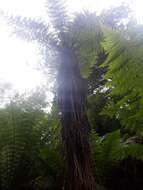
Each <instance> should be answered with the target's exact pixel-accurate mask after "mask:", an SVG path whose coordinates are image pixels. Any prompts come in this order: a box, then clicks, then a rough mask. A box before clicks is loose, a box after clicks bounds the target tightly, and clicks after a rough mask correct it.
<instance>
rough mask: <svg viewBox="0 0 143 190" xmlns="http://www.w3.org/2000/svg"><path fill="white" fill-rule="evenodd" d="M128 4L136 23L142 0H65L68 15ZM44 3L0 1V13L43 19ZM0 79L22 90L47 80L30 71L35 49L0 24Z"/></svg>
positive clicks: (36, 59) (141, 15) (36, 60)
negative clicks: (69, 13) (123, 3)
mask: <svg viewBox="0 0 143 190" xmlns="http://www.w3.org/2000/svg"><path fill="white" fill-rule="evenodd" d="M122 2H125V3H129V5H130V7H131V8H133V10H134V12H135V15H136V17H137V19H138V20H139V22H141V21H142V18H143V12H142V7H143V1H141V0H128V1H127V0H125V1H119V0H100V1H99V0H88V1H86V0H82V1H81V0H68V1H67V6H68V10H69V12H79V11H81V10H83V9H85V10H86V9H88V10H90V11H96V12H101V11H102V10H103V9H106V8H109V7H110V6H115V5H116V6H117V5H120V4H121V3H122ZM44 4H45V1H44V0H0V10H2V11H4V12H6V13H8V14H9V15H11V14H12V15H21V16H25V17H32V18H40V17H41V18H42V19H43V20H46V19H47V18H48V17H47V15H46V9H45V7H44ZM0 52H1V54H0V80H1V81H2V80H3V81H6V82H10V83H11V84H12V85H13V88H15V89H17V90H19V91H23V90H25V89H30V88H34V87H36V86H37V85H40V84H42V83H44V82H45V81H46V79H45V78H44V76H43V75H42V73H41V72H40V71H38V70H36V69H34V68H33V66H34V65H36V64H37V63H39V62H40V61H41V58H40V55H39V51H38V46H37V45H35V44H32V43H27V42H25V41H24V40H21V39H19V38H16V37H11V36H10V30H9V28H8V27H7V26H6V25H5V24H4V23H3V22H1V23H0Z"/></svg>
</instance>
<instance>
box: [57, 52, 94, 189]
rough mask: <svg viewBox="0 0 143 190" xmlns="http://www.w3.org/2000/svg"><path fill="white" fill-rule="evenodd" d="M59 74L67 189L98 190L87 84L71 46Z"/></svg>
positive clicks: (64, 54) (59, 100)
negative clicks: (92, 160)
mask: <svg viewBox="0 0 143 190" xmlns="http://www.w3.org/2000/svg"><path fill="white" fill-rule="evenodd" d="M61 60H62V61H61V64H60V68H59V76H58V104H59V108H60V112H61V123H62V139H63V144H64V151H65V158H66V161H67V175H66V179H67V181H66V183H65V184H66V185H65V188H64V189H65V190H95V184H94V178H93V175H92V167H91V153H90V146H89V142H88V133H89V130H90V127H89V122H88V119H87V115H86V111H85V104H86V85H85V80H84V79H83V78H82V77H81V75H80V71H79V66H78V63H77V61H76V57H75V55H74V54H73V52H72V51H71V50H70V49H66V50H63V53H62V55H61Z"/></svg>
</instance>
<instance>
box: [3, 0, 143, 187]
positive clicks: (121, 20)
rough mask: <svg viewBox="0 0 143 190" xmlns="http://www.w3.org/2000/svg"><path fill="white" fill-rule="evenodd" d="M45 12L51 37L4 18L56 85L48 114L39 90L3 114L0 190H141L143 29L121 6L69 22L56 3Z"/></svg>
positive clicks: (41, 26)
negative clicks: (39, 49) (35, 51)
mask: <svg viewBox="0 0 143 190" xmlns="http://www.w3.org/2000/svg"><path fill="white" fill-rule="evenodd" d="M48 10H49V12H50V18H51V23H52V27H53V30H51V28H49V26H47V25H46V24H45V23H42V22H41V23H40V22H37V21H32V20H28V19H25V18H23V19H19V17H18V18H8V20H10V22H12V23H13V24H14V25H15V26H16V31H15V32H16V33H17V34H18V35H20V36H22V37H24V38H25V39H28V40H31V41H32V40H33V41H35V40H36V41H37V42H38V43H40V44H41V45H42V46H43V47H44V50H46V51H44V63H45V65H44V67H42V69H45V70H46V69H47V68H48V70H50V71H51V73H52V74H53V76H54V77H55V78H56V79H57V80H56V84H55V86H56V87H55V90H54V93H55V94H54V95H55V98H54V100H53V103H52V107H51V110H50V112H46V111H45V108H47V107H48V106H49V105H48V102H46V95H45V94H46V89H45V88H44V87H43V88H42V87H41V89H39V90H37V91H35V92H34V93H31V94H29V95H26V94H25V95H16V96H15V97H13V99H12V100H11V101H10V103H7V104H6V105H5V107H2V108H1V109H0V145H1V146H0V188H1V189H2V190H17V189H21V190H46V189H47V190H54V189H55V190H58V189H59V190H62V189H63V188H64V189H65V190H115V189H116V190H125V189H130V190H141V189H143V181H142V178H143V129H142V127H143V117H142V116H143V85H142V84H143V83H142V80H143V70H142V69H143V66H142V62H143V58H142V54H143V27H142V25H139V24H137V22H136V21H135V19H133V18H132V17H131V15H132V13H131V10H129V8H128V7H127V6H125V5H122V6H120V7H116V8H112V9H111V10H106V11H104V12H102V13H101V14H100V15H99V16H97V15H96V14H95V13H89V12H84V13H80V14H78V15H75V17H74V18H72V19H70V18H68V16H67V14H66V11H65V9H64V6H63V4H62V2H60V3H59V1H57V0H49V1H48ZM22 29H23V30H22ZM49 47H50V48H49ZM51 47H52V50H51ZM51 51H52V53H53V54H50V53H51ZM49 52H50V53H49ZM52 56H54V59H53V57H52ZM55 60H56V61H55ZM57 73H58V74H57ZM61 134H62V135H61Z"/></svg>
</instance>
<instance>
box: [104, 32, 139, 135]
mask: <svg viewBox="0 0 143 190" xmlns="http://www.w3.org/2000/svg"><path fill="white" fill-rule="evenodd" d="M104 35H105V41H104V43H103V46H104V49H105V51H106V52H107V53H108V58H107V59H106V61H105V63H104V64H103V65H104V66H105V65H106V66H108V72H107V73H106V75H105V79H106V80H107V81H108V82H107V83H106V87H107V88H109V89H111V92H110V94H109V96H110V98H111V101H109V103H108V105H107V109H105V110H108V111H107V112H106V111H105V112H106V113H107V114H109V115H112V116H113V115H116V117H117V118H119V119H120V120H121V121H122V123H123V125H124V126H126V127H127V128H130V130H131V131H135V130H136V132H137V133H138V132H141V131H142V123H143V120H142V115H143V111H142V107H143V93H142V92H143V85H142V80H143V75H142V71H143V65H142V62H143V58H142V54H143V43H142V42H143V36H142V33H140V35H138V29H134V30H133V29H132V30H131V29H130V30H127V31H113V30H110V29H105V30H104Z"/></svg>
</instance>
